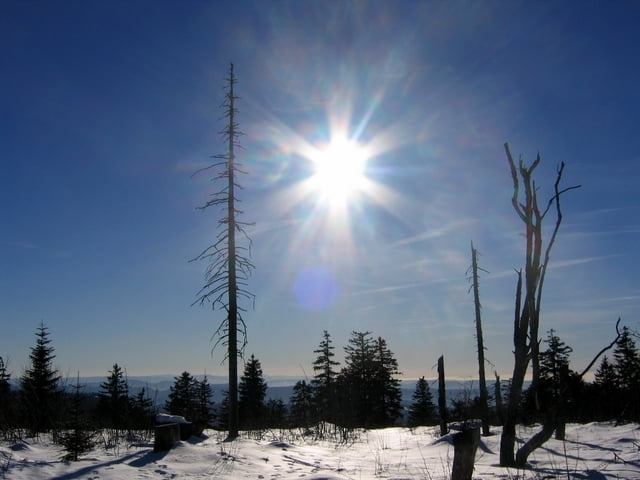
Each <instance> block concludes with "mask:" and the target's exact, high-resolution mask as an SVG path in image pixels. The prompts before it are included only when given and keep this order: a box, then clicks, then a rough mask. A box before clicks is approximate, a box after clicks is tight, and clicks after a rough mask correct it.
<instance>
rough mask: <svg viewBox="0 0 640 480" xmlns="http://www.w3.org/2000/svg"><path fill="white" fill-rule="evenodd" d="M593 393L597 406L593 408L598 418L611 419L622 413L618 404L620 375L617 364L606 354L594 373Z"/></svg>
mask: <svg viewBox="0 0 640 480" xmlns="http://www.w3.org/2000/svg"><path fill="white" fill-rule="evenodd" d="M592 390H593V395H594V397H595V398H594V399H593V401H594V402H595V404H596V405H595V407H594V409H593V411H594V414H595V416H596V418H595V419H596V420H609V419H611V418H614V417H615V416H616V415H617V414H619V413H620V411H619V410H618V406H619V403H620V394H619V389H618V376H617V374H616V369H615V366H614V365H613V364H612V363H611V362H610V361H609V357H607V356H606V355H605V356H604V357H603V358H602V361H601V362H600V366H599V367H598V369H597V370H596V372H595V374H594V380H593V388H592Z"/></svg>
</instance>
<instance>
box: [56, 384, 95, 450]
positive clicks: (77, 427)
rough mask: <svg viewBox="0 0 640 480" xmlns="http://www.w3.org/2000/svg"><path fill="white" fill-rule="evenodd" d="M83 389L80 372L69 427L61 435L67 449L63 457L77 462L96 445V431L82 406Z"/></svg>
mask: <svg viewBox="0 0 640 480" xmlns="http://www.w3.org/2000/svg"><path fill="white" fill-rule="evenodd" d="M81 389H82V386H81V385H80V374H78V375H77V376H76V384H75V385H74V386H73V393H72V394H71V399H70V400H71V401H70V408H69V422H68V424H67V425H66V427H67V429H66V430H65V432H63V433H62V435H60V443H61V444H62V446H63V447H64V449H65V451H66V454H65V455H64V456H63V457H62V458H63V460H66V461H74V462H77V461H78V458H79V456H80V455H81V454H83V453H85V452H88V451H89V450H91V449H92V448H93V447H94V446H95V437H96V431H95V429H94V428H93V427H92V425H91V424H90V422H89V419H88V418H87V416H86V413H85V411H84V409H83V408H82V400H83V396H82V393H81Z"/></svg>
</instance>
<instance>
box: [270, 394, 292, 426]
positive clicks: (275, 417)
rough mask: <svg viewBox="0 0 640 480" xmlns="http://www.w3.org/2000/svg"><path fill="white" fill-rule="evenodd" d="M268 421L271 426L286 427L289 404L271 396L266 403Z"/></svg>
mask: <svg viewBox="0 0 640 480" xmlns="http://www.w3.org/2000/svg"><path fill="white" fill-rule="evenodd" d="M265 412H266V413H265V415H266V422H265V425H266V426H267V427H270V428H284V427H285V426H286V424H287V406H286V405H285V404H284V402H283V401H282V400H280V399H279V398H277V399H274V398H270V399H269V400H267V403H266V405H265Z"/></svg>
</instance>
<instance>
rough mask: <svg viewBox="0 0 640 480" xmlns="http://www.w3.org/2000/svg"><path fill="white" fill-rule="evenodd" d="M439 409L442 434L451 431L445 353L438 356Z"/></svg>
mask: <svg viewBox="0 0 640 480" xmlns="http://www.w3.org/2000/svg"><path fill="white" fill-rule="evenodd" d="M438 410H439V412H440V436H444V435H446V434H447V433H448V432H449V429H448V427H447V420H448V418H447V417H448V415H447V393H446V387H445V380H444V355H441V356H440V358H438Z"/></svg>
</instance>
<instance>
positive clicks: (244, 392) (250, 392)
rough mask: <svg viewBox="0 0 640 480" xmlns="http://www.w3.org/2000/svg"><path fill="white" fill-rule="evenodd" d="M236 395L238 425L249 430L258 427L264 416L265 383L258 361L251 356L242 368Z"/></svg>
mask: <svg viewBox="0 0 640 480" xmlns="http://www.w3.org/2000/svg"><path fill="white" fill-rule="evenodd" d="M238 393H239V401H238V407H239V413H240V424H241V425H243V426H245V427H249V428H253V427H258V426H260V423H261V421H262V420H263V419H264V414H265V396H266V394H267V382H265V380H264V377H263V376H262V366H261V365H260V361H259V360H258V359H257V358H256V357H255V356H254V355H253V354H252V355H251V358H250V359H249V361H248V362H247V363H246V364H245V366H244V373H243V375H242V377H241V378H240V383H239V385H238Z"/></svg>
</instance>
